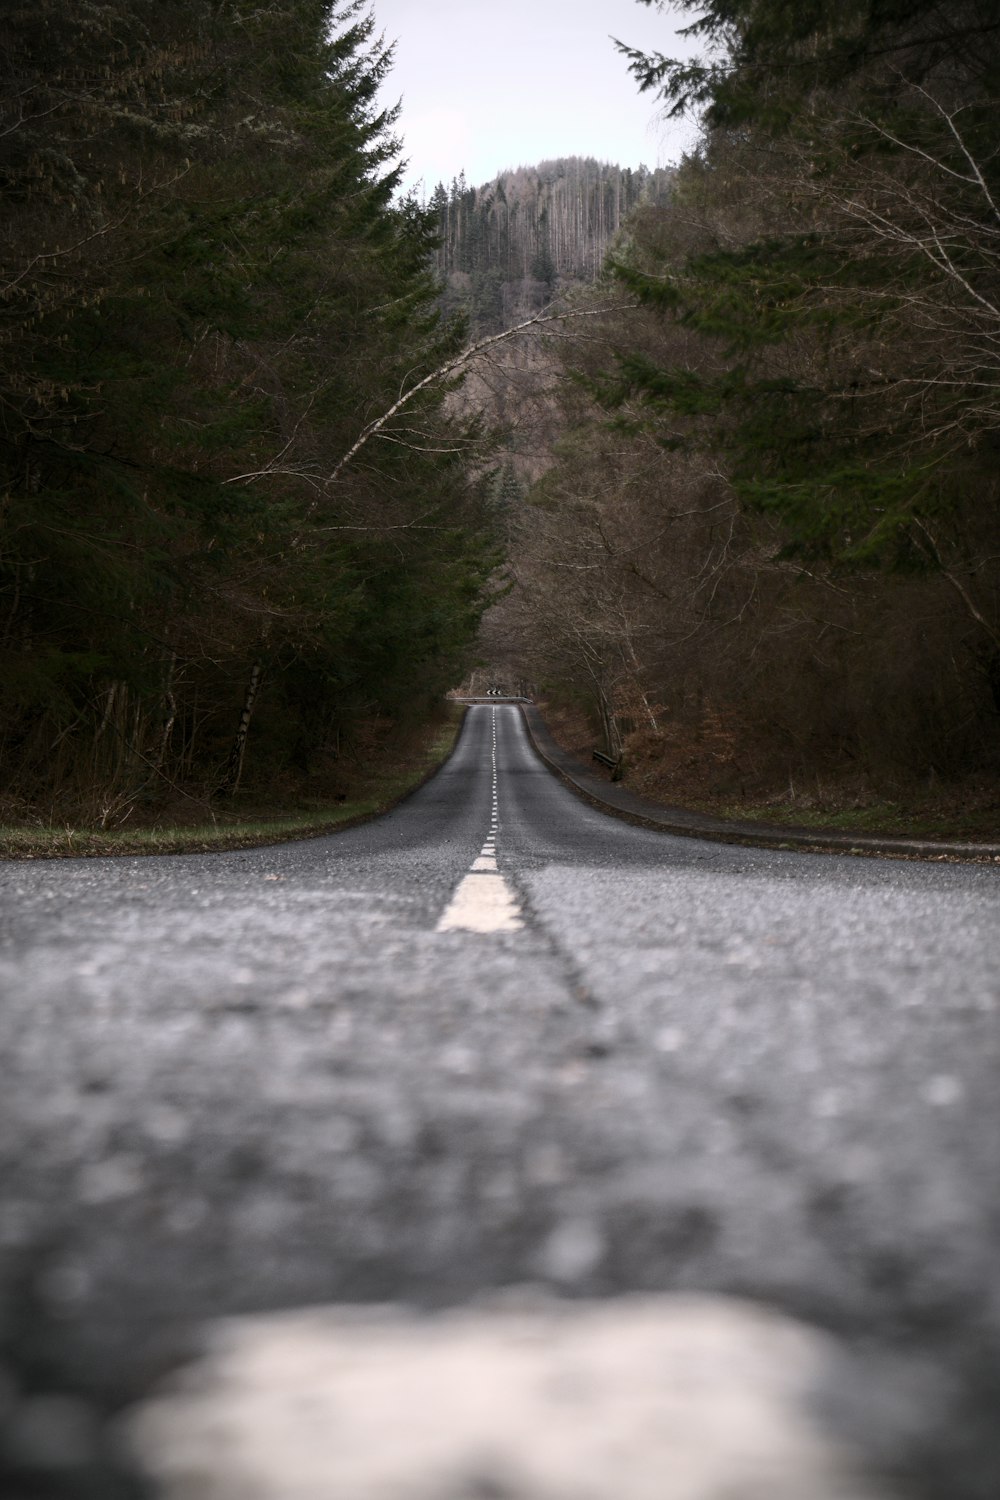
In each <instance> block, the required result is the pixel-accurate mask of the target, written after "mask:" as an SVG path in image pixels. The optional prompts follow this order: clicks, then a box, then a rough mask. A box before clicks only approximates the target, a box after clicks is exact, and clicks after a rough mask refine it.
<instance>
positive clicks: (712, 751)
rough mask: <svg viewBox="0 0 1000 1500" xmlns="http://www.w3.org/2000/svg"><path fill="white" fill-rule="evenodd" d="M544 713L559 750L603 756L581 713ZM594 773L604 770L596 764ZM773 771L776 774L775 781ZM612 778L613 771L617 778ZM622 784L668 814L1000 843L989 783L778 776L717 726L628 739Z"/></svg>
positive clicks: (997, 788) (994, 787)
mask: <svg viewBox="0 0 1000 1500" xmlns="http://www.w3.org/2000/svg"><path fill="white" fill-rule="evenodd" d="M538 707H539V709H540V710H541V712H542V714H543V715H544V717H545V722H546V724H547V725H548V727H549V730H550V732H551V734H552V736H553V738H554V739H555V740H556V742H557V743H558V744H559V745H560V746H561V747H562V748H563V749H564V750H567V751H569V753H570V754H572V755H575V756H577V757H578V758H579V759H580V760H582V761H586V762H588V763H590V762H591V757H592V753H593V751H594V750H595V749H603V745H602V744H601V739H600V735H599V734H598V733H597V732H596V731H595V729H594V726H593V724H592V723H591V721H590V719H589V717H588V716H587V715H586V714H585V713H584V712H583V711H582V710H581V709H576V708H571V707H565V706H562V705H555V704H551V703H539V705H538ZM591 768H592V769H597V767H596V766H592V767H591ZM769 770H770V774H769ZM608 776H609V779H610V772H608ZM619 779H620V781H621V784H622V785H623V786H626V787H628V788H629V790H630V791H633V792H636V793H638V794H639V795H641V796H643V797H648V798H649V799H650V801H652V802H658V803H661V804H662V805H663V806H665V807H682V808H687V809H690V810H692V811H696V812H705V813H711V814H712V815H713V816H715V817H721V818H734V819H749V820H751V821H761V822H766V823H772V824H784V825H788V826H795V827H799V828H815V829H831V830H836V831H839V832H844V833H858V834H866V835H869V836H874V835H877V834H886V835H891V836H894V837H906V836H909V837H913V838H929V839H935V838H938V839H950V840H954V839H960V840H962V841H969V842H976V841H983V842H990V841H995V840H996V839H997V838H998V837H1000V784H998V783H997V781H996V780H994V779H992V778H988V777H985V776H984V777H980V778H973V777H969V778H967V779H965V780H963V781H960V782H949V781H945V780H942V779H940V778H937V777H935V778H934V779H933V780H925V781H924V782H922V783H915V782H910V783H905V782H903V781H898V782H890V780H889V779H888V778H886V780H885V781H884V782H883V783H881V784H878V785H877V784H875V783H874V782H873V781H872V780H871V779H870V778H869V777H868V776H866V775H865V774H863V773H862V772H860V771H858V770H857V769H854V768H850V769H845V770H843V771H839V772H838V771H836V770H833V769H829V768H827V769H824V770H823V771H820V772H816V773H812V774H810V775H806V773H804V772H797V771H793V772H792V773H791V775H789V774H788V772H787V771H782V772H780V773H779V772H775V770H774V768H773V765H772V766H771V767H770V768H769V767H768V764H767V758H766V756H765V754H764V753H763V752H762V751H761V750H760V749H759V747H754V746H752V745H750V744H748V743H747V741H746V740H745V739H744V738H742V737H741V736H740V735H739V734H738V733H737V732H736V731H735V730H734V729H733V728H732V727H731V726H727V725H726V724H725V723H724V721H722V720H720V719H718V718H713V719H709V720H707V721H706V723H705V724H704V725H703V726H702V728H701V730H700V731H695V730H694V729H693V728H690V727H688V726H685V725H680V724H670V725H669V726H666V727H664V728H661V729H659V730H655V731H654V730H653V729H648V730H639V731H637V732H636V733H634V734H631V735H629V736H628V738H627V739H626V741H625V750H624V755H623V761H622V774H621V776H620V778H619Z"/></svg>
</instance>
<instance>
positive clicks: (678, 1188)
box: [0, 703, 1000, 1500]
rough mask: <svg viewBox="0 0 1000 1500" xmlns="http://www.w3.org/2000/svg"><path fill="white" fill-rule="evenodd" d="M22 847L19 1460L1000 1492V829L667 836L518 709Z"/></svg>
mask: <svg viewBox="0 0 1000 1500" xmlns="http://www.w3.org/2000/svg"><path fill="white" fill-rule="evenodd" d="M0 882H2V889H3V942H2V947H0V990H2V1004H0V1051H2V1080H3V1081H2V1088H0V1153H2V1161H3V1167H2V1186H3V1212H2V1219H0V1332H2V1336H3V1343H2V1354H0V1423H2V1424H3V1426H2V1432H3V1443H4V1447H3V1455H4V1456H3V1465H4V1467H3V1469H2V1474H3V1476H6V1478H5V1479H4V1480H3V1482H2V1483H0V1493H2V1494H3V1495H4V1496H10V1497H11V1500H22V1497H24V1500H26V1497H28V1496H34V1495H43V1494H44V1495H52V1496H56V1495H58V1496H67V1497H69V1496H72V1497H81V1500H82V1497H95V1500H96V1497H100V1500H115V1497H119V1496H121V1497H125V1496H129V1497H131V1496H137V1495H147V1494H148V1495H162V1496H168V1497H170V1500H189V1497H190V1500H195V1497H202V1496H211V1497H213V1500H237V1497H239V1500H244V1497H246V1496H250V1495H252V1496H253V1497H254V1500H258V1497H259V1500H390V1497H391V1500H653V1497H655V1500H860V1497H868V1496H871V1495H877V1496H883V1495H892V1496H902V1497H934V1500H996V1496H997V1494H1000V1193H998V1181H1000V1085H998V1075H1000V1070H998V1062H1000V1015H998V1011H1000V921H998V914H1000V900H998V896H1000V874H998V871H997V870H996V869H993V868H990V867H987V866H982V865H972V864H970V865H963V864H957V863H917V862H905V861H894V860H878V859H861V858H850V857H842V856H831V855H822V854H800V853H789V852H781V851H771V850H766V849H752V850H749V849H746V848H740V847H734V846H730V845H725V844H721V843H715V842H712V843H709V842H702V841H699V840H698V839H694V838H689V839H684V838H675V837H672V836H669V835H666V834H663V833H660V832H657V831H654V830H650V829H645V828H639V827H634V826H631V825H629V824H627V823H625V822H623V821H620V820H618V819H615V818H612V817H609V816H607V815H606V814H604V813H602V812H601V811H599V810H598V809H596V808H594V807H592V806H589V805H587V804H586V803H584V802H583V801H581V800H580V799H579V798H577V797H575V796H574V795H573V794H572V793H571V792H570V791H569V790H567V789H566V787H564V786H563V785H562V784H561V783H560V782H559V781H558V780H557V779H556V778H555V777H554V776H553V775H552V774H551V773H550V772H549V771H548V770H547V769H546V767H545V766H544V765H543V763H542V762H541V761H540V760H539V758H538V756H537V755H536V753H535V752H534V750H533V748H532V746H531V744H530V741H529V739H528V737H527V734H526V731H525V726H524V721H523V718H522V716H521V714H520V712H519V710H518V709H517V708H516V707H515V706H514V705H512V704H503V703H499V704H496V705H482V706H477V707H473V708H471V709H470V710H469V711H468V714H467V716H466V719H465V723H464V726H463V729H462V732H461V735H460V738H459V741H458V744H457V747H456V749H455V752H454V753H453V755H452V756H451V758H450V759H449V761H448V762H447V763H446V764H445V765H444V767H443V768H442V769H441V770H440V771H439V772H438V774H437V775H436V776H434V778H433V779H432V780H431V781H429V782H428V783H427V784H426V785H425V786H424V787H423V788H421V790H420V791H418V792H417V793H415V794H414V795H413V796H412V797H410V798H408V799H407V800H406V801H405V802H404V803H402V804H401V805H400V806H399V807H397V808H396V809H395V810H394V811H393V812H391V813H389V814H388V815H386V816H384V817H382V818H379V819H377V820H375V821H373V822H370V823H367V824H364V825H362V826H359V827H355V828H352V829H350V830H347V831H344V832H342V833H339V834H336V835H334V836H332V837H324V838H318V839H312V840H307V841H303V842H298V843H291V844H285V845H282V846H279V847H271V848H263V849H257V850H249V851H248V850H241V851H238V852H231V853H223V854H207V855H190V856H188V855H186V856H183V857H155V858H141V859H140V858H116V859H89V860H68V861H51V862H6V863H4V864H3V865H2V866H0ZM199 1486H200V1487H199Z"/></svg>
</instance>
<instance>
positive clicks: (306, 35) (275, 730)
mask: <svg viewBox="0 0 1000 1500" xmlns="http://www.w3.org/2000/svg"><path fill="white" fill-rule="evenodd" d="M377 35H378V34H377V32H376V31H375V29H374V23H373V21H372V20H371V18H370V17H369V15H368V11H367V6H366V5H365V4H363V3H362V0H340V3H330V0H276V3H275V4H272V5H268V6H266V7H263V8H262V7H260V6H259V5H256V4H248V3H245V0H221V3H219V0H211V3H210V0H195V3H190V0H188V3H185V4H179V3H173V0H166V3H164V0H97V3H94V4H89V5H87V6H85V7H82V8H77V7H72V6H70V7H66V6H64V5H62V4H60V3H57V0H37V3H34V4H32V5H27V4H14V5H12V6H7V7H6V8H5V11H4V14H3V17H2V19H0V67H2V77H0V89H2V112H3V120H2V125H3V132H2V141H3V144H2V158H0V173H2V180H3V192H4V200H5V210H4V217H3V229H2V236H3V242H2V270H0V287H2V302H0V423H2V431H3V457H2V465H3V473H2V484H3V490H2V495H3V500H2V506H3V550H2V554H0V755H2V757H3V763H4V767H5V780H4V798H5V809H6V812H7V813H8V815H10V814H13V815H14V816H17V815H20V814H32V815H34V813H35V812H38V813H39V814H40V815H44V816H45V817H46V818H50V819H51V818H59V817H61V816H63V815H64V814H65V815H66V816H70V815H73V816H82V817H84V818H90V819H97V820H98V821H100V822H102V823H106V824H107V825H108V826H114V825H115V824H116V823H118V822H120V821H122V820H124V819H126V818H128V817H129V816H131V814H132V812H133V811H134V810H135V809H136V808H139V807H141V806H143V805H144V804H146V803H147V802H156V801H157V800H158V799H162V798H164V797H167V796H170V797H175V798H176V797H184V798H194V799H196V800H201V801H205V800H207V799H210V798H212V797H219V796H221V797H226V796H229V795H231V794H232V792H233V791H234V790H235V788H236V786H237V785H238V783H239V782H240V780H241V778H242V780H243V781H244V782H246V781H247V779H248V778H249V779H251V780H252V781H254V783H255V784H257V785H259V786H260V787H263V788H266V787H267V786H268V785H270V784H271V782H272V781H273V778H274V777H276V776H277V777H279V778H280V777H282V776H287V775H293V774H294V775H301V776H306V775H308V774H310V773H311V772H312V771H313V770H314V769H321V768H322V767H323V765H324V764H325V763H326V762H327V761H328V759H329V758H330V757H331V756H332V755H334V754H335V753H336V751H337V748H338V747H339V746H340V745H341V743H342V740H343V739H344V738H346V739H348V740H349V739H350V736H351V734H352V733H353V732H354V731H355V730H357V729H358V727H359V726H362V727H363V726H364V725H365V724H371V723H372V722H373V721H378V720H382V721H385V720H390V721H393V722H400V723H401V722H405V721H407V720H408V719H412V718H414V717H419V716H421V715H423V714H426V712H427V710H428V705H429V704H430V703H432V702H435V701H437V700H438V698H439V697H440V694H441V693H442V692H443V690H444V689H445V688H446V687H448V686H449V685H450V684H451V683H452V682H453V681H454V680H455V677H456V675H458V674H459V672H460V670H461V663H462V661H463V653H464V651H465V650H466V648H467V645H468V642H469V641H470V639H471V638H472V636H473V634H474V631H475V627H476V624H477V620H478V616H479V612H480V609H481V607H482V597H483V586H484V583H485V580H486V579H487V577H488V576H489V574H490V572H491V570H492V569H493V567H494V566H495V562H496V557H497V552H496V548H495V544H494V541H493V529H492V522H491V519H490V515H489V512H488V510H487V508H486V503H485V501H486V497H485V493H484V491H485V481H484V480H483V479H481V478H476V477H475V475H476V474H477V473H480V474H481V473H482V466H481V464H480V466H479V468H478V469H476V468H475V467H474V466H471V465H470V464H469V463H468V462H467V459H468V457H469V454H470V453H472V454H475V453H477V452H478V449H477V448H476V446H475V444H476V441H477V440H476V439H475V437H474V435H473V434H471V433H470V431H469V430H468V424H464V423H462V422H456V420H455V418H454V417H453V416H451V415H449V414H448V413H446V412H445V410H444V407H443V401H444V396H443V393H442V391H441V390H440V389H438V388H436V387H435V386H434V384H433V383H430V384H428V385H426V386H421V388H420V390H419V391H418V392H417V393H416V394H415V395H414V396H413V399H412V400H411V401H410V402H409V403H408V404H407V405H406V406H405V408H403V409H401V410H400V411H399V412H398V413H397V414H396V415H395V416H394V417H393V419H392V420H390V421H388V422H387V423H384V424H383V425H382V426H381V427H379V428H378V430H377V431H376V430H373V428H372V427H371V424H372V422H373V421H374V420H375V419H377V418H378V417H379V415H380V414H382V413H385V412H386V411H387V410H388V409H389V408H390V407H392V406H393V404H394V403H396V402H397V401H398V399H399V397H400V392H401V391H406V390H407V389H408V388H410V387H415V386H417V385H418V383H419V382H421V381H422V379H423V377H424V376H425V375H426V374H427V373H428V372H430V371H432V370H433V369H435V368H436V367H437V366H439V365H440V364H441V363H442V362H445V361H447V359H448V358H449V357H450V356H452V355H453V354H454V352H455V350H456V349H457V348H458V347H459V340H460V333H459V332H458V331H457V330H455V329H453V328H450V327H449V326H448V325H447V323H446V322H445V321H443V320H442V317H441V314H440V309H439V307H438V292H439V288H438V284H437V280H436V277H435V274H434V256H435V245H436V240H435V230H436V219H435V215H434V214H433V213H429V212H424V211H422V210H420V209H419V208H418V207H417V206H415V205H414V204H413V203H412V202H405V203H403V204H402V205H400V204H399V203H398V202H397V200H396V190H397V187H398V181H399V169H398V167H394V166H393V165H392V163H393V162H394V161H395V160H396V157H397V155H398V143H397V142H396V141H395V140H394V137H393V121H394V116H393V115H392V114H391V113H390V114H386V113H384V112H379V109H378V107H377V105H376V102H375V101H376V94H377V90H378V87H379V84H380V82H381V80H382V78H383V76H384V75H385V73H386V70H387V69H388V66H389V62H390V55H389V53H388V52H387V50H386V49H385V47H384V46H382V45H381V44H380V43H379V42H378V40H377ZM366 437H367V438H368V440H367V441H365V438H366ZM470 445H471V446H470ZM348 455H350V461H349V462H345V458H346V457H347V456H348ZM470 476H472V477H470ZM248 730H249V736H248Z"/></svg>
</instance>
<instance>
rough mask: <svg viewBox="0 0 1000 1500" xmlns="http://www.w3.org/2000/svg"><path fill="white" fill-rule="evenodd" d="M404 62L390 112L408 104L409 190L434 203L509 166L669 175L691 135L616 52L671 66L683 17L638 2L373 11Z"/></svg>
mask: <svg viewBox="0 0 1000 1500" xmlns="http://www.w3.org/2000/svg"><path fill="white" fill-rule="evenodd" d="M373 9H374V12H375V21H376V25H377V27H378V29H379V30H380V31H383V32H384V33H385V36H386V40H387V41H395V43H396V60H395V66H394V68H393V71H392V74H391V75H390V77H389V80H388V84H387V86H386V89H385V91H384V96H383V101H382V102H383V103H384V104H386V103H393V104H394V103H395V102H396V101H397V100H399V99H400V98H402V102H403V112H402V115H401V116H400V120H399V123H398V125H397V132H398V133H399V134H400V135H401V136H402V137H403V141H404V153H403V154H404V156H405V157H406V158H408V160H409V166H408V168H407V185H408V186H412V185H418V186H419V185H420V183H421V181H422V182H423V186H424V191H425V193H426V194H428V195H429V194H430V193H431V192H432V191H433V189H434V186H435V184H436V183H437V182H438V181H443V182H444V183H445V184H446V185H447V184H448V183H450V182H451V179H452V178H453V177H457V175H458V173H459V172H460V171H462V170H463V169H464V171H465V175H466V178H467V179H468V181H469V184H470V186H477V187H478V186H479V185H480V184H482V183H485V182H490V181H492V179H493V178H494V177H495V176H496V174H497V173H498V172H499V171H501V170H503V169H504V168H507V167H516V166H521V165H525V166H528V165H533V164H534V163H535V162H539V161H544V160H547V159H550V158H552V157H557V156H595V157H597V158H598V159H599V160H602V161H611V162H617V163H619V164H620V165H621V166H623V167H637V166H639V165H640V164H641V163H645V165H646V166H650V167H656V166H664V165H666V164H667V163H668V162H671V161H676V160H677V159H678V158H679V156H680V153H681V151H682V150H683V148H684V146H685V145H687V144H690V143H691V141H692V139H693V132H692V129H691V127H690V126H686V125H684V124H680V125H679V124H678V123H677V122H675V121H664V120H663V119H662V118H661V116H662V110H660V109H659V108H658V106H657V103H656V100H655V98H654V97H653V96H652V95H651V94H640V93H639V92H638V89H637V87H636V84H635V81H634V79H633V78H632V75H631V73H630V72H629V71H628V64H627V62H626V60H625V58H623V57H622V56H621V54H620V53H619V52H617V51H616V50H615V47H614V44H613V42H612V41H611V37H612V36H616V37H619V38H620V39H621V40H622V41H624V42H627V43H628V44H629V45H630V46H635V47H640V48H643V49H644V50H646V51H659V52H663V53H666V54H667V55H668V56H671V55H676V53H677V52H690V51H692V50H694V49H692V47H691V46H690V44H686V43H684V42H683V41H677V40H675V26H677V25H683V24H684V21H685V19H687V20H690V19H692V18H691V17H690V16H688V17H686V18H685V16H684V15H683V13H681V15H680V16H678V15H677V14H676V13H671V12H670V11H669V9H667V10H665V11H664V12H663V13H660V12H658V11H656V10H655V9H653V8H651V7H648V6H645V5H640V4H638V3H637V0H499V3H498V0H373Z"/></svg>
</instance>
